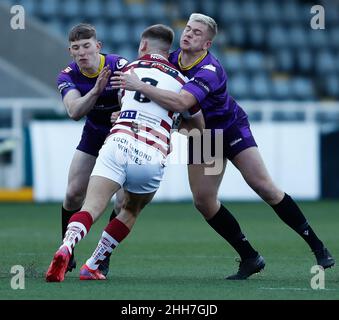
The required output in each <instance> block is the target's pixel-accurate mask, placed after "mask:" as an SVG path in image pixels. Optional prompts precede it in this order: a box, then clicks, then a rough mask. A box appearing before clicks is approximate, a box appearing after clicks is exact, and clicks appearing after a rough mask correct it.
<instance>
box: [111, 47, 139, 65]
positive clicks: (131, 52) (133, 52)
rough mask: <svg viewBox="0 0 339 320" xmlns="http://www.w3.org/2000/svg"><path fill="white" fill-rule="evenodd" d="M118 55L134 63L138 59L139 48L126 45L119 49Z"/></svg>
mask: <svg viewBox="0 0 339 320" xmlns="http://www.w3.org/2000/svg"><path fill="white" fill-rule="evenodd" d="M116 53H117V54H119V55H121V56H122V57H124V58H126V59H127V60H129V61H133V60H135V59H137V57H138V47H136V46H131V45H129V44H126V45H123V46H121V47H119V48H118V50H117V52H116Z"/></svg>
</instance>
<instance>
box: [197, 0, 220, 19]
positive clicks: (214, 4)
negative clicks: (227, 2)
mask: <svg viewBox="0 0 339 320" xmlns="http://www.w3.org/2000/svg"><path fill="white" fill-rule="evenodd" d="M219 4H220V3H219V2H218V1H201V4H200V5H201V13H203V14H206V15H208V16H210V17H216V16H217V14H218V11H219Z"/></svg>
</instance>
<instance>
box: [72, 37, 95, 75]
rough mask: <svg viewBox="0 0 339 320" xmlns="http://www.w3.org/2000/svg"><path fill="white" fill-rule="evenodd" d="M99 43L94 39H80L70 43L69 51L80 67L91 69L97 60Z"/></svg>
mask: <svg viewBox="0 0 339 320" xmlns="http://www.w3.org/2000/svg"><path fill="white" fill-rule="evenodd" d="M100 49H101V45H100V43H99V42H98V41H97V40H96V39H94V38H91V39H81V40H77V41H72V42H71V43H70V48H69V51H70V53H71V56H72V57H73V59H74V61H75V62H76V63H77V65H78V66H79V68H81V69H93V68H95V65H96V63H97V60H98V54H99V52H100Z"/></svg>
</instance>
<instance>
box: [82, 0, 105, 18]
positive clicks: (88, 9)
mask: <svg viewBox="0 0 339 320" xmlns="http://www.w3.org/2000/svg"><path fill="white" fill-rule="evenodd" d="M81 8H82V15H83V17H84V18H85V19H98V20H99V19H100V18H101V16H102V13H103V10H104V7H103V3H102V1H93V0H84V1H82V2H81Z"/></svg>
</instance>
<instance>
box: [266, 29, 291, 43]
mask: <svg viewBox="0 0 339 320" xmlns="http://www.w3.org/2000/svg"><path fill="white" fill-rule="evenodd" d="M267 41H268V43H267V44H268V47H269V48H271V49H278V48H288V46H289V44H290V42H289V34H288V33H287V30H286V28H285V27H284V26H283V25H281V24H276V25H274V26H272V27H271V28H270V29H269V30H268V36H267Z"/></svg>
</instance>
